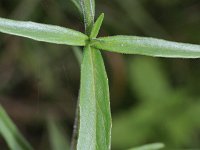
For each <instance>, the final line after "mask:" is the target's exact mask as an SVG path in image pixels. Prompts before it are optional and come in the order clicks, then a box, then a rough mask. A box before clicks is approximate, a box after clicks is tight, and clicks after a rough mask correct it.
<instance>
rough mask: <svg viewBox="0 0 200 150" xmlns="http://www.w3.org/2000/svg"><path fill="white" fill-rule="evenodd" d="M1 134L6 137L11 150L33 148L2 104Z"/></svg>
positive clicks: (30, 149) (0, 108)
mask: <svg viewBox="0 0 200 150" xmlns="http://www.w3.org/2000/svg"><path fill="white" fill-rule="evenodd" d="M0 135H1V136H3V137H4V139H5V140H6V142H7V144H8V146H9V148H10V149H11V150H16V149H18V150H32V148H31V146H30V145H29V143H28V142H27V141H26V140H25V139H24V137H23V136H22V135H21V134H20V132H19V131H18V129H17V127H16V126H15V124H14V123H13V122H12V120H11V119H10V118H9V116H8V115H7V113H6V112H5V110H4V109H3V108H2V106H1V105H0Z"/></svg>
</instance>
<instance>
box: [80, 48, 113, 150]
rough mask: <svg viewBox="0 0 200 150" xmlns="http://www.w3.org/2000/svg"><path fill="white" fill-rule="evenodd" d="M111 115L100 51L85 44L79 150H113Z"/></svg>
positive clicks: (106, 81) (82, 67)
mask: <svg viewBox="0 0 200 150" xmlns="http://www.w3.org/2000/svg"><path fill="white" fill-rule="evenodd" d="M110 137H111V114H110V102H109V89H108V79H107V75H106V72H105V68H104V63H103V59H102V56H101V53H100V51H99V50H97V49H94V48H90V47H89V46H87V47H85V49H84V55H83V63H82V66H81V89H80V128H79V138H78V145H77V149H78V150H109V149H110Z"/></svg>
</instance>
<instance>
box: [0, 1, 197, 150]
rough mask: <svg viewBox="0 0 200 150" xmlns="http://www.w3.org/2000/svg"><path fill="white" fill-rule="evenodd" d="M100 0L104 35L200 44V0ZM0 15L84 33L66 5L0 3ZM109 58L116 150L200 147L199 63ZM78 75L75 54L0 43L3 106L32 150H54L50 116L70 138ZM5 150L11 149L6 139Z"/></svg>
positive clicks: (1, 39)
mask: <svg viewBox="0 0 200 150" xmlns="http://www.w3.org/2000/svg"><path fill="white" fill-rule="evenodd" d="M96 1H97V4H96V5H97V6H98V7H96V8H97V12H98V13H97V14H100V13H101V12H104V13H105V14H106V16H105V21H104V23H103V25H102V29H101V31H100V35H101V36H107V35H116V34H123V35H125V34H129V35H140V36H141V35H142V36H150V37H155V38H164V39H167V40H174V41H179V42H189V43H197V44H199V43H200V30H199V26H200V14H199V10H200V2H199V0H134V1H133V0H123V1H120V0H109V1H108V0H96ZM127 7H128V9H126V8H127ZM0 16H1V17H5V18H11V19H20V20H32V21H35V22H41V23H48V24H55V25H59V26H67V27H69V28H73V29H76V30H80V31H83V30H84V28H83V26H84V23H82V24H79V23H80V21H81V20H82V18H81V16H80V15H79V12H78V11H77V8H76V7H75V6H74V4H73V3H72V2H71V1H68V0H12V1H8V0H1V1H0ZM97 16H99V15H97ZM104 58H105V60H106V63H107V66H108V67H107V71H108V72H109V79H110V85H111V87H110V90H111V106H112V113H113V114H112V115H113V135H112V138H113V140H112V149H113V150H122V149H125V148H126V149H128V148H130V147H135V146H137V145H143V144H146V143H153V142H162V143H165V145H166V149H170V148H179V149H180V148H196V149H198V148H200V145H199V141H200V138H199V135H200V123H199V122H200V119H199V115H200V112H199V111H200V108H199V107H200V100H199V99H200V93H199V89H200V79H199V77H200V70H199V67H200V60H198V59H195V60H185V59H159V58H148V57H138V56H127V55H124V56H123V55H118V54H111V53H104ZM79 69H80V68H79V64H78V62H77V60H76V58H75V56H74V54H73V52H72V51H71V48H70V47H66V46H61V45H51V44H45V43H37V42H34V41H30V40H26V39H22V38H16V37H11V36H8V35H1V36H0V103H1V104H2V105H3V107H4V108H6V110H7V111H8V113H9V114H10V115H11V117H12V118H13V119H14V121H15V122H16V123H17V125H18V126H19V128H20V130H21V131H23V133H25V134H24V135H27V136H26V138H27V139H28V141H30V142H31V145H33V147H34V148H35V149H37V150H43V149H50V146H49V145H50V144H49V142H48V133H47V131H46V119H45V118H46V116H47V114H54V116H57V119H58V120H62V122H61V123H62V126H65V129H64V130H66V131H68V130H69V131H72V126H73V122H74V121H73V120H74V114H75V104H76V100H77V97H78V90H79ZM0 146H1V148H2V150H4V149H7V147H6V144H5V142H4V141H3V140H0Z"/></svg>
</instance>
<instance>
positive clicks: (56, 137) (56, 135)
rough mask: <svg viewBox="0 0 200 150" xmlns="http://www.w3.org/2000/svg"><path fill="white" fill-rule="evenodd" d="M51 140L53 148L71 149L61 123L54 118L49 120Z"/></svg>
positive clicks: (59, 149)
mask: <svg viewBox="0 0 200 150" xmlns="http://www.w3.org/2000/svg"><path fill="white" fill-rule="evenodd" d="M47 127H48V132H49V140H50V144H51V147H52V150H69V145H68V142H67V138H66V137H65V136H64V134H63V131H62V129H61V127H60V125H59V124H58V123H57V122H56V121H55V119H53V118H49V119H48V121H47Z"/></svg>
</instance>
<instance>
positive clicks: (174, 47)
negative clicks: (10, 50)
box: [0, 14, 200, 58]
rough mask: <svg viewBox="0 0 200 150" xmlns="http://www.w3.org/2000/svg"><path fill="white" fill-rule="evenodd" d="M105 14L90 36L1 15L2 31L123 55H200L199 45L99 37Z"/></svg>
mask: <svg viewBox="0 0 200 150" xmlns="http://www.w3.org/2000/svg"><path fill="white" fill-rule="evenodd" d="M103 18H104V15H103V14H102V15H101V16H100V17H99V18H98V19H97V21H96V23H95V24H94V27H93V28H92V31H91V33H90V37H88V36H87V35H85V34H83V33H81V32H79V31H75V30H72V29H68V28H64V27H59V26H54V25H44V24H39V23H34V22H24V21H14V20H9V19H4V18H0V31H1V32H3V33H8V34H13V35H18V36H22V37H27V38H31V39H34V40H37V41H43V42H49V43H56V44H65V45H73V46H86V45H87V44H89V45H90V46H92V47H94V48H97V49H102V50H107V51H112V52H117V53H124V54H142V55H148V56H155V57H176V58H199V57H200V46H199V45H195V44H185V43H177V42H170V41H166V40H160V39H155V38H145V37H137V36H110V37H100V38H96V36H97V35H98V32H99V30H100V27H101V24H102V21H103Z"/></svg>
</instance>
